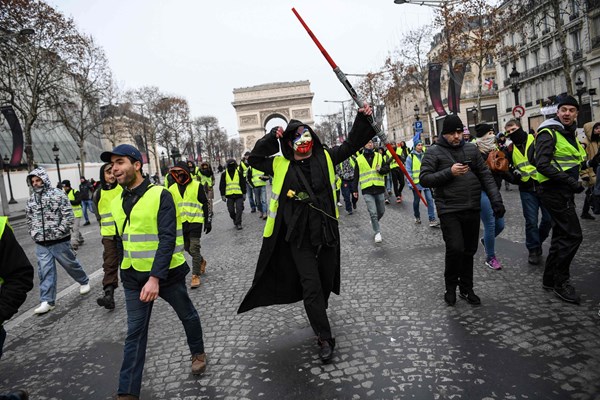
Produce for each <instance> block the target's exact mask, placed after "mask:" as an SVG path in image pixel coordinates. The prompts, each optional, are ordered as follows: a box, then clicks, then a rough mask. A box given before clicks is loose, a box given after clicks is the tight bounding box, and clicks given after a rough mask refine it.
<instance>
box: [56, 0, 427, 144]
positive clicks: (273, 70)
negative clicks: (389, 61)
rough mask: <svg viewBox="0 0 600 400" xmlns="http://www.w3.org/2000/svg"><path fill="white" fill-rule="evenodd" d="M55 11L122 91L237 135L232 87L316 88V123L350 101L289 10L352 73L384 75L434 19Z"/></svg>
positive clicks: (307, 6)
mask: <svg viewBox="0 0 600 400" xmlns="http://www.w3.org/2000/svg"><path fill="white" fill-rule="evenodd" d="M49 2H50V4H52V5H53V6H55V7H56V8H57V9H59V10H60V11H61V12H63V13H64V14H65V15H67V16H71V17H73V18H74V20H75V21H76V23H77V25H78V26H79V28H80V30H81V31H83V32H85V33H88V34H91V35H92V36H93V37H94V38H95V40H96V41H97V43H98V44H99V45H101V46H102V47H103V48H104V49H105V51H106V53H107V56H108V58H109V62H110V65H111V68H112V70H113V72H114V74H115V76H116V79H117V81H118V82H119V85H120V86H121V87H122V88H124V89H131V88H138V87H141V86H147V85H151V86H158V87H159V88H160V90H161V91H163V92H164V93H166V94H168V95H178V96H182V97H184V98H186V99H187V100H188V102H189V104H190V108H191V114H192V117H197V116H201V115H213V116H215V117H217V118H218V119H219V122H220V125H221V126H223V127H224V128H225V129H226V130H227V132H228V133H229V135H230V136H237V128H238V126H237V121H236V117H235V110H234V108H233V106H232V105H231V102H232V101H233V93H232V91H233V89H234V88H239V87H247V86H254V85H259V84H264V83H270V82H284V81H299V80H309V81H310V83H311V90H312V92H314V94H315V96H314V99H313V112H314V114H331V113H335V112H338V111H339V110H340V109H341V105H340V104H335V103H325V102H324V101H323V100H346V99H349V96H348V94H347V93H346V91H345V89H344V88H343V86H341V84H340V83H339V82H338V80H337V78H336V77H335V75H334V74H333V72H332V71H331V68H330V67H329V64H327V62H326V61H325V59H324V58H323V56H322V55H321V53H320V52H319V51H318V49H317V47H316V46H315V45H314V44H313V42H312V40H311V39H310V37H309V36H308V35H307V33H306V31H305V30H304V29H303V28H302V26H301V25H300V23H299V22H298V20H297V19H296V17H295V16H294V14H293V13H292V12H291V8H292V7H295V8H296V10H297V11H298V12H299V13H300V15H301V16H302V17H303V18H304V20H305V21H306V23H307V24H308V26H309V27H310V28H311V29H312V31H313V32H314V33H315V35H316V36H317V38H319V40H320V41H321V43H322V44H323V45H324V46H325V48H326V49H327V50H328V52H329V54H330V55H331V56H332V58H333V59H334V60H335V62H336V63H337V64H338V66H339V67H340V68H341V69H342V71H344V72H346V73H366V72H369V71H375V70H377V69H378V68H380V67H381V66H382V65H383V62H384V60H385V58H386V56H387V55H388V54H389V53H390V52H392V51H393V50H394V49H395V48H397V47H398V44H399V42H400V39H401V37H402V34H403V32H405V31H408V30H410V29H416V28H418V27H420V26H423V25H425V24H428V23H431V22H432V18H433V10H432V9H430V8H427V7H422V6H417V5H396V4H394V2H393V0H368V1H367V0H363V1H358V0H297V1H289V0H260V1H259V0H255V1H248V0H246V1H243V0H229V1H227V0H221V1H210V2H208V1H205V0H195V1H192V0H171V1H164V0H163V1H160V0H49ZM358 79H360V78H351V82H352V83H353V84H355V85H356V84H357V80H358ZM316 120H317V121H318V120H319V118H318V117H316Z"/></svg>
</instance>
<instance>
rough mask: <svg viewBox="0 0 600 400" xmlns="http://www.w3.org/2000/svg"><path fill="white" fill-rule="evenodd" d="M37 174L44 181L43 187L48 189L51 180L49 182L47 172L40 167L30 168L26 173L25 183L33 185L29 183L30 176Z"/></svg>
mask: <svg viewBox="0 0 600 400" xmlns="http://www.w3.org/2000/svg"><path fill="white" fill-rule="evenodd" d="M33 176H37V177H38V178H40V179H41V180H42V181H43V182H44V188H46V189H49V188H51V187H52V182H50V177H49V176H48V172H46V170H45V169H44V168H42V167H38V168H35V169H33V170H31V172H30V173H29V174H28V175H27V185H28V186H29V187H33V186H32V185H31V177H33Z"/></svg>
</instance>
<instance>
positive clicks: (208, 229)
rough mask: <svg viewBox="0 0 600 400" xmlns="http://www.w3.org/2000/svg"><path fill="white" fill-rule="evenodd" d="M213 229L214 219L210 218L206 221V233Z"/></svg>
mask: <svg viewBox="0 0 600 400" xmlns="http://www.w3.org/2000/svg"><path fill="white" fill-rule="evenodd" d="M211 230H212V220H211V219H210V218H208V219H206V220H205V221H204V233H206V234H208V233H210V231H211Z"/></svg>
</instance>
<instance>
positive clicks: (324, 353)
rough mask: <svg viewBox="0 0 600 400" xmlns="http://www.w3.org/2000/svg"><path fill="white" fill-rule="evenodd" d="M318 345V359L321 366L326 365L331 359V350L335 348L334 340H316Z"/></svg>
mask: <svg viewBox="0 0 600 400" xmlns="http://www.w3.org/2000/svg"><path fill="white" fill-rule="evenodd" d="M317 340H318V343H319V347H320V349H319V358H320V359H321V361H322V362H323V364H325V363H328V362H329V361H331V359H332V358H333V349H334V348H335V339H334V338H331V339H321V338H319V339H317Z"/></svg>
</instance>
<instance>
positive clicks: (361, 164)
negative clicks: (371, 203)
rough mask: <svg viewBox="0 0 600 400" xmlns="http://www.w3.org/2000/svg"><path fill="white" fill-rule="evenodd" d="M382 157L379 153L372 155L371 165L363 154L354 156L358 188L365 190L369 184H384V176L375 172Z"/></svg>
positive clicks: (379, 165)
mask: <svg viewBox="0 0 600 400" xmlns="http://www.w3.org/2000/svg"><path fill="white" fill-rule="evenodd" d="M382 162H383V157H382V155H381V154H379V153H375V154H374V155H373V166H370V165H369V163H368V162H367V159H366V158H365V156H364V155H362V154H361V155H360V156H358V157H356V164H357V165H358V172H359V174H358V182H359V183H360V188H361V189H362V190H365V189H366V188H368V187H371V186H382V187H383V186H385V178H384V177H383V175H380V174H379V172H377V168H378V167H381V164H382Z"/></svg>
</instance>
